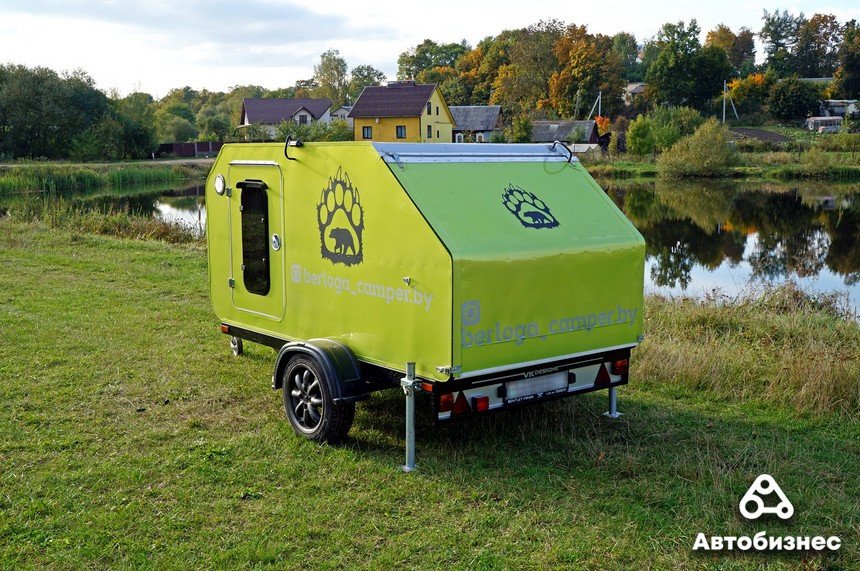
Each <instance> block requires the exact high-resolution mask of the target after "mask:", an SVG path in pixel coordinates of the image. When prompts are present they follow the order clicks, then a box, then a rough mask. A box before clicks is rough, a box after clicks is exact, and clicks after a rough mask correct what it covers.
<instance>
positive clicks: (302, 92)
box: [294, 78, 319, 99]
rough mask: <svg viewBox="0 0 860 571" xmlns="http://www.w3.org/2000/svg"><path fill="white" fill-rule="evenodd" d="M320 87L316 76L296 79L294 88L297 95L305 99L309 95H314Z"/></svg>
mask: <svg viewBox="0 0 860 571" xmlns="http://www.w3.org/2000/svg"><path fill="white" fill-rule="evenodd" d="M318 88H319V84H318V83H317V82H316V80H315V79H314V78H311V79H299V80H298V81H296V85H295V88H294V90H295V91H294V92H295V96H296V97H298V98H299V99H305V98H308V97H313V94H314V93H315V92H316V90H317V89H318Z"/></svg>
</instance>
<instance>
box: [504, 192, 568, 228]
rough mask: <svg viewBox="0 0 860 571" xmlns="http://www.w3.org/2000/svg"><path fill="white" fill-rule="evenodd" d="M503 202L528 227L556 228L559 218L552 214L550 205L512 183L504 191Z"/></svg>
mask: <svg viewBox="0 0 860 571" xmlns="http://www.w3.org/2000/svg"><path fill="white" fill-rule="evenodd" d="M502 204H504V205H505V208H507V209H508V210H510V212H511V214H513V215H514V216H516V217H517V220H519V221H520V224H522V225H523V226H525V227H526V228H555V227H556V226H558V220H557V219H556V217H555V216H553V215H552V212H550V210H549V206H547V205H546V203H545V202H544V201H543V200H541V199H540V198H538V197H537V196H535V194H534V193H531V192H529V191H527V190H523V189H522V188H518V187H516V186H514V185H512V184H510V185H508V188H507V189H506V190H505V192H503V193H502Z"/></svg>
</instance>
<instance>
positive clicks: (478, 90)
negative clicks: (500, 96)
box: [446, 30, 519, 105]
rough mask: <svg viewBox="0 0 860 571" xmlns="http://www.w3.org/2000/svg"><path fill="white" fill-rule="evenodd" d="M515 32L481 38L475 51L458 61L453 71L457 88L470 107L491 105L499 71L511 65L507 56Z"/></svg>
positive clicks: (516, 32)
mask: <svg viewBox="0 0 860 571" xmlns="http://www.w3.org/2000/svg"><path fill="white" fill-rule="evenodd" d="M518 33H519V31H517V30H505V31H503V32H502V33H501V34H499V35H498V36H490V37H487V38H484V39H483V40H481V41H480V42H478V45H477V46H476V47H475V49H473V50H470V51H468V52H466V53H464V54H463V55H462V56H460V58H459V59H458V60H457V63H456V64H455V65H454V69H456V70H457V74H458V77H459V80H460V81H459V88H462V89H463V90H465V92H466V94H468V101H469V103H470V104H472V105H486V104H487V103H489V102H490V98H491V95H492V93H493V85H494V83H495V81H496V78H497V77H498V75H499V69H501V68H502V67H503V66H505V65H508V64H509V63H510V62H511V60H510V57H509V55H508V54H509V52H510V48H511V45H512V44H513V43H514V41H516V40H515V38H516V37H517V35H518ZM446 97H447V96H446Z"/></svg>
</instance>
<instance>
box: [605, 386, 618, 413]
mask: <svg viewBox="0 0 860 571" xmlns="http://www.w3.org/2000/svg"><path fill="white" fill-rule="evenodd" d="M603 416H608V417H609V418H613V419H614V418H618V417H620V416H621V413H620V412H618V399H617V396H616V395H615V387H609V410H608V411H606V412H604V413H603Z"/></svg>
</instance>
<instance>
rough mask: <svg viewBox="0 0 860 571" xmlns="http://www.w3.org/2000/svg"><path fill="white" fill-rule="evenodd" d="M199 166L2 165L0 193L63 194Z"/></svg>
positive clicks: (176, 177)
mask: <svg viewBox="0 0 860 571" xmlns="http://www.w3.org/2000/svg"><path fill="white" fill-rule="evenodd" d="M201 168H202V167H200V166H194V167H188V166H185V165H181V164H176V165H171V166H166V165H158V164H153V165H145V166H140V165H137V164H126V163H120V164H104V165H93V166H85V165H73V164H63V163H56V164H55V163H46V164H21V165H16V166H3V167H0V195H2V194H17V193H23V192H33V191H39V192H51V193H54V194H58V195H61V196H66V195H70V194H77V193H80V192H81V191H84V192H88V191H93V190H96V189H100V188H105V187H113V188H122V187H128V186H132V185H142V184H169V183H176V182H179V181H181V180H183V179H185V178H188V177H190V176H194V175H195V174H196V175H197V176H199V174H200V172H199V171H200V169H201ZM204 174H205V173H204Z"/></svg>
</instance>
